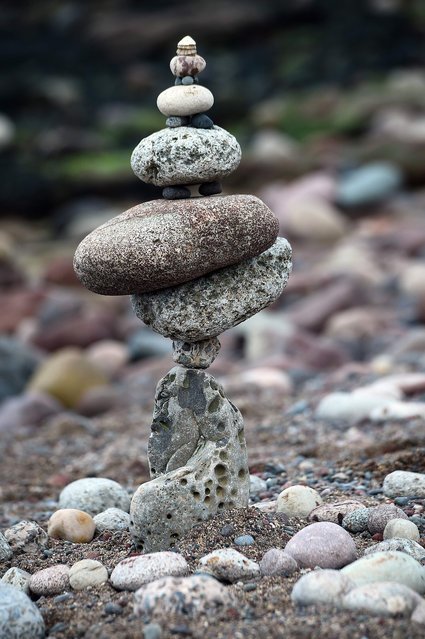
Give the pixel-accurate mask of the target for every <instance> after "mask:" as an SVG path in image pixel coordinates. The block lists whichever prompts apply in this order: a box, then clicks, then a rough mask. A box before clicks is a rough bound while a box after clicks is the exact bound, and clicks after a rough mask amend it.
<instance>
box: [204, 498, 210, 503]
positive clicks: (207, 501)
mask: <svg viewBox="0 0 425 639" xmlns="http://www.w3.org/2000/svg"><path fill="white" fill-rule="evenodd" d="M210 501H211V497H208V496H207V497H205V498H204V503H205V504H209V502H210Z"/></svg>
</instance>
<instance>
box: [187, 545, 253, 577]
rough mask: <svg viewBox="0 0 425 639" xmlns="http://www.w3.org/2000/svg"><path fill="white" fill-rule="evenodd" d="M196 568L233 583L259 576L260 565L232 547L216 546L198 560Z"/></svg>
mask: <svg viewBox="0 0 425 639" xmlns="http://www.w3.org/2000/svg"><path fill="white" fill-rule="evenodd" d="M198 570H199V571H200V572H206V573H208V574H210V575H212V576H213V577H215V578H216V579H219V580H220V581H227V582H230V583H234V582H235V581H243V580H246V579H255V578H257V577H259V576H260V566H259V564H257V562H256V561H252V559H248V557H245V555H243V554H242V553H240V552H238V551H237V550H235V549H234V548H218V549H217V550H213V552H210V553H208V555H204V556H203V557H201V558H200V560H199V561H198Z"/></svg>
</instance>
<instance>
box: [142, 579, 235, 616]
mask: <svg viewBox="0 0 425 639" xmlns="http://www.w3.org/2000/svg"><path fill="white" fill-rule="evenodd" d="M235 607H237V601H236V597H235V595H234V593H233V592H232V590H231V589H230V588H228V587H227V586H224V585H223V584H221V583H220V582H219V581H217V579H214V577H210V576H209V575H191V576H190V577H165V578H163V579H157V580H156V581H152V582H151V583H149V584H147V585H146V586H142V587H141V588H139V590H137V591H136V593H135V596H134V613H135V614H136V615H137V616H140V617H143V618H144V620H145V621H148V620H150V619H152V618H159V619H162V618H164V619H165V620H166V622H168V621H169V616H170V615H181V616H182V617H183V618H184V619H187V618H189V619H194V618H198V617H199V616H208V617H211V618H212V619H213V620H214V621H215V620H216V619H217V614H218V613H221V614H223V613H224V614H225V613H226V611H227V610H228V609H230V608H235Z"/></svg>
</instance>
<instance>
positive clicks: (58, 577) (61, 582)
mask: <svg viewBox="0 0 425 639" xmlns="http://www.w3.org/2000/svg"><path fill="white" fill-rule="evenodd" d="M29 586H30V590H31V592H33V593H34V594H35V595H59V594H61V593H62V592H63V591H64V590H66V589H67V588H69V567H68V566H66V565H64V564H57V565H56V566H49V567H48V568H43V570H38V571H37V572H35V573H34V574H33V576H32V577H31V579H30V583H29Z"/></svg>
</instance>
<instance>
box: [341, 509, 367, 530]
mask: <svg viewBox="0 0 425 639" xmlns="http://www.w3.org/2000/svg"><path fill="white" fill-rule="evenodd" d="M368 519H369V508H358V509H357V510H353V511H352V512H351V513H348V514H347V515H345V517H344V519H343V520H342V525H343V527H344V528H345V529H346V530H349V531H350V532H353V533H357V532H363V531H364V530H367V522H368Z"/></svg>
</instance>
